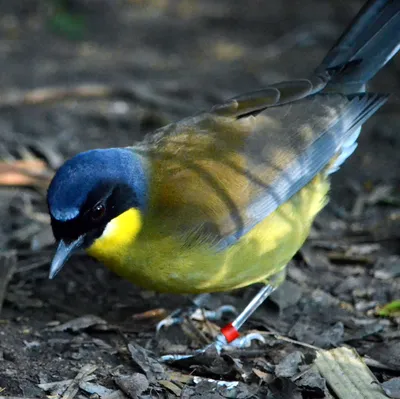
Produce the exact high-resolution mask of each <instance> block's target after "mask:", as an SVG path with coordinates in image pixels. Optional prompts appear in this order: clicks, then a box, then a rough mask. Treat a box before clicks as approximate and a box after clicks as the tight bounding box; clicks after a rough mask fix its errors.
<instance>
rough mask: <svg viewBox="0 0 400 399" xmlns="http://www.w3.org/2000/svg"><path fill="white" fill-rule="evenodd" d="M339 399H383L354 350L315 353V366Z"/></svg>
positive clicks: (375, 382) (380, 390)
mask: <svg viewBox="0 0 400 399" xmlns="http://www.w3.org/2000/svg"><path fill="white" fill-rule="evenodd" d="M314 367H316V368H317V370H318V371H319V372H320V373H321V375H322V376H323V377H324V378H325V379H326V381H327V383H328V385H329V386H330V388H331V389H332V390H333V391H334V392H335V394H336V396H337V397H338V398H339V399H385V398H387V397H386V395H385V394H384V393H383V391H382V388H381V387H380V386H379V385H378V381H377V380H376V378H375V376H374V375H373V374H372V372H371V370H370V369H369V368H368V367H367V366H366V364H365V362H364V361H363V360H362V359H361V357H360V356H359V355H358V353H357V352H356V351H355V350H354V349H350V348H347V347H341V348H336V349H332V350H329V351H324V350H319V351H317V357H316V359H315V366H314Z"/></svg>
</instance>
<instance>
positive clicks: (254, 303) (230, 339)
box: [160, 271, 286, 362]
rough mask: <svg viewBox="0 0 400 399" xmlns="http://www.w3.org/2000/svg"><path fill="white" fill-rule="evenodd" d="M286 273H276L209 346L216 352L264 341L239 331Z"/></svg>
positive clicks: (167, 357)
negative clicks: (255, 341) (229, 347)
mask: <svg viewBox="0 0 400 399" xmlns="http://www.w3.org/2000/svg"><path fill="white" fill-rule="evenodd" d="M285 275H286V272H285V271H282V272H280V273H278V274H277V275H276V276H274V278H273V279H272V280H271V281H270V283H269V284H266V285H264V286H263V287H262V288H261V289H260V291H259V292H258V293H257V295H256V296H255V297H254V298H253V299H252V300H251V301H250V303H249V304H248V305H247V306H246V307H245V308H244V310H243V311H242V312H241V313H240V314H239V315H238V316H237V317H236V319H235V320H234V321H233V322H232V323H229V324H228V325H226V326H225V327H223V328H221V332H220V333H219V334H218V335H217V337H216V339H215V341H214V342H213V343H212V344H210V345H214V346H215V348H216V349H217V351H218V352H220V351H221V349H223V348H224V347H227V346H235V347H239V348H243V347H247V346H249V344H250V343H251V341H253V340H258V341H264V339H263V337H262V336H261V334H257V333H255V334H254V333H252V334H248V335H246V336H243V337H240V336H239V329H240V327H242V325H243V324H244V323H245V322H246V321H247V319H248V318H249V317H250V316H251V315H252V314H253V313H254V312H255V311H256V310H257V309H258V308H259V306H260V305H261V304H262V303H263V302H264V301H265V300H266V299H267V298H268V297H269V296H270V295H271V294H272V293H273V292H274V291H275V290H276V288H277V287H279V285H280V284H281V283H282V282H283V281H284V279H285ZM210 345H208V346H207V347H206V348H204V349H200V350H198V351H196V352H195V354H198V353H202V352H204V351H205V350H206V349H207V348H208V347H209V346H210ZM192 356H193V355H165V356H162V357H161V359H160V360H162V361H164V362H171V361H176V360H182V359H187V358H190V357H192Z"/></svg>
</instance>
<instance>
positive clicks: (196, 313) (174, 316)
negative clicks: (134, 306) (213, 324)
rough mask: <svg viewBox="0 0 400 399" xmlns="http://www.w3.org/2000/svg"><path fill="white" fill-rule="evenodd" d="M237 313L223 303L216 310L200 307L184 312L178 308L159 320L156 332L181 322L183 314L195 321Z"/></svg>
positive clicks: (217, 318) (232, 307)
mask: <svg viewBox="0 0 400 399" xmlns="http://www.w3.org/2000/svg"><path fill="white" fill-rule="evenodd" d="M227 313H228V314H233V315H235V314H237V311H236V308H235V307H234V306H232V305H223V306H220V307H219V308H218V309H216V310H205V309H200V308H190V309H188V310H187V311H186V312H184V311H183V310H181V309H178V310H176V311H174V312H173V313H171V314H170V315H169V316H168V317H166V318H165V319H163V320H161V321H160V322H159V323H158V324H157V326H156V331H157V333H158V332H159V331H160V330H161V329H162V328H166V327H171V326H173V325H176V324H181V323H182V322H183V320H184V318H185V314H187V315H188V316H189V317H190V318H191V319H192V320H195V321H205V320H211V321H215V320H221V319H222V317H223V316H224V315H225V314H227Z"/></svg>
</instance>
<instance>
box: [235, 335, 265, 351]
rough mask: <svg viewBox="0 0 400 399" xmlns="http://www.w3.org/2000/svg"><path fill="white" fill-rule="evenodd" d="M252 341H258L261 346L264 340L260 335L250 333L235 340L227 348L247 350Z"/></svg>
mask: <svg viewBox="0 0 400 399" xmlns="http://www.w3.org/2000/svg"><path fill="white" fill-rule="evenodd" d="M253 341H258V342H261V343H262V344H265V339H264V337H263V336H262V335H261V334H260V333H250V334H247V335H245V336H243V337H239V338H236V339H235V340H234V341H232V342H231V343H230V344H229V346H230V347H235V348H240V349H243V348H249V347H250V346H251V343H252V342H253Z"/></svg>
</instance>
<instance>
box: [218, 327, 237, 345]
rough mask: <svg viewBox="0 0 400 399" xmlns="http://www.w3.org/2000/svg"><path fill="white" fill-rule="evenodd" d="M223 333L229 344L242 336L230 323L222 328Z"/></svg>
mask: <svg viewBox="0 0 400 399" xmlns="http://www.w3.org/2000/svg"><path fill="white" fill-rule="evenodd" d="M221 333H222V334H223V336H224V337H225V338H226V341H227V342H228V344H229V343H231V342H232V341H234V340H235V339H236V338H238V337H239V336H240V334H239V331H238V330H236V328H235V327H233V325H232V323H229V324H227V325H226V326H225V327H223V328H221Z"/></svg>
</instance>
